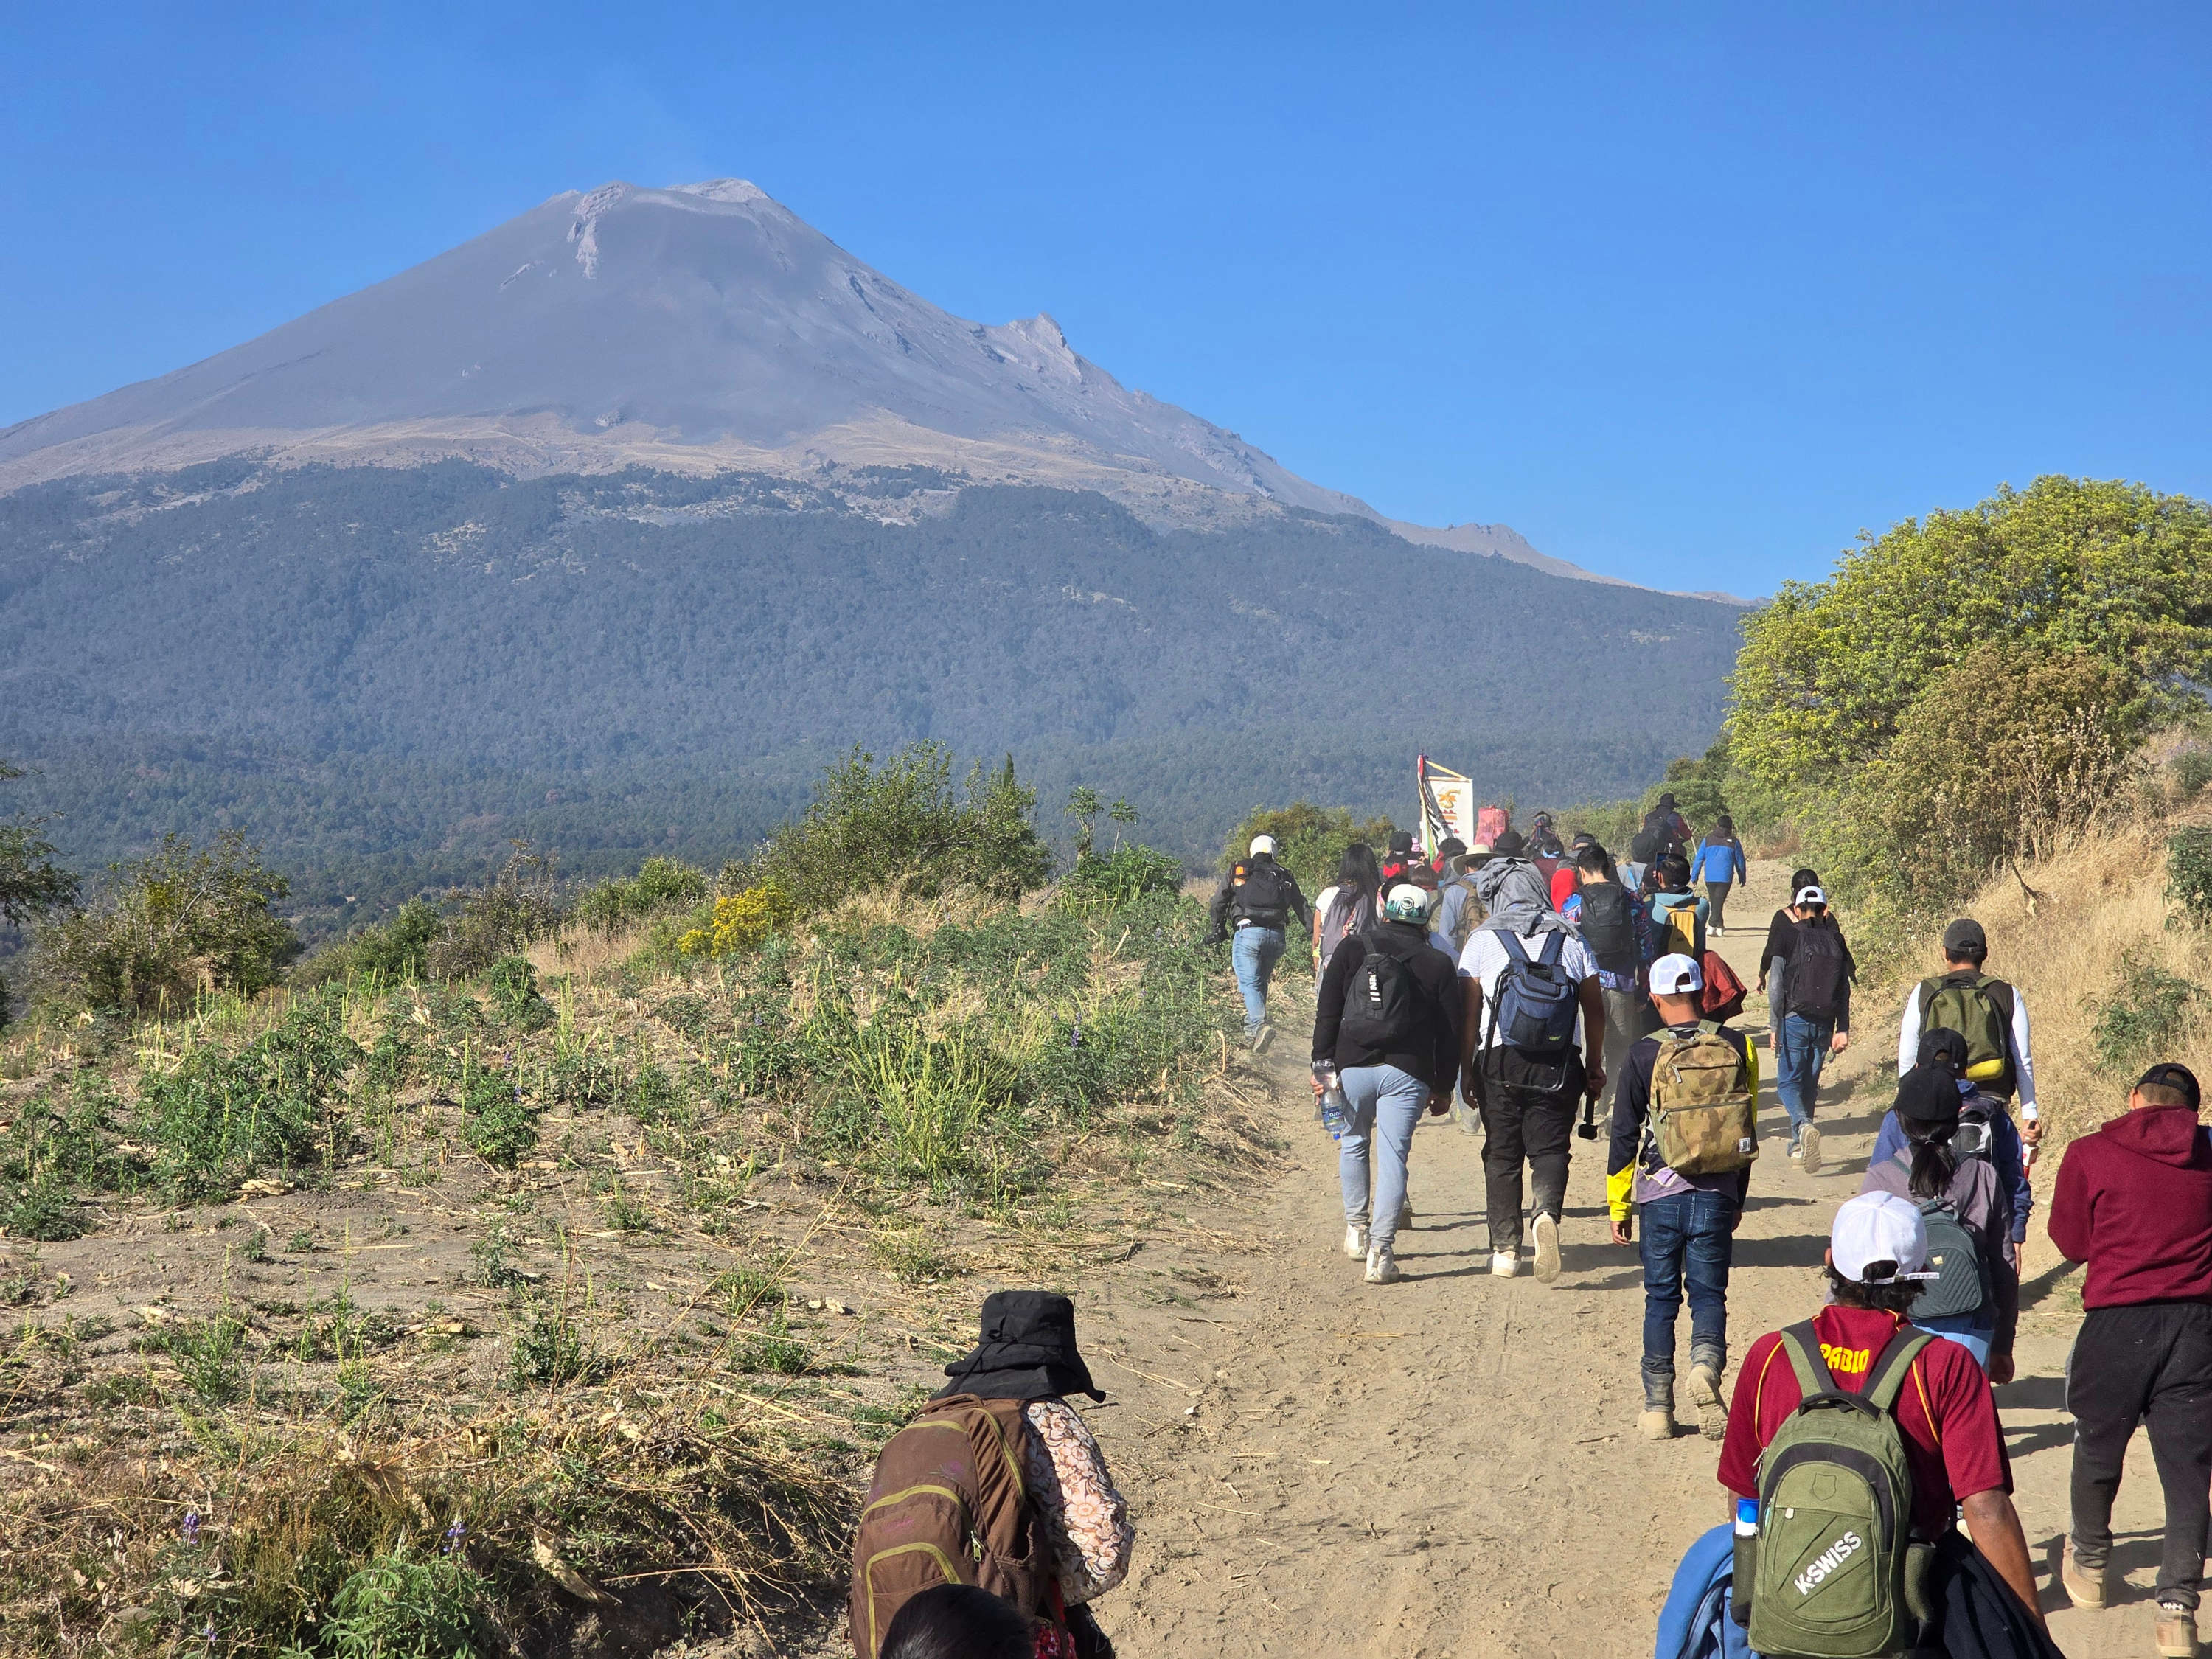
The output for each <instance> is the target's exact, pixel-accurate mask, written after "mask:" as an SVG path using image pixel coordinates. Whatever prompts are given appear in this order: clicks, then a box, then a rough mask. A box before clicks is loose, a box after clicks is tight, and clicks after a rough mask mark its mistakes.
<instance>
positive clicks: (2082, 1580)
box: [2058, 1541, 2105, 1608]
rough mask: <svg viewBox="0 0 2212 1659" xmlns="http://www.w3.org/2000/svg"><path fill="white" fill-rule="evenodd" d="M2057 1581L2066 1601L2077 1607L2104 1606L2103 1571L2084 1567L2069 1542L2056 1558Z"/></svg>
mask: <svg viewBox="0 0 2212 1659" xmlns="http://www.w3.org/2000/svg"><path fill="white" fill-rule="evenodd" d="M2058 1579H2059V1582H2060V1583H2062V1584H2063V1585H2064V1586H2065V1587H2066V1599H2067V1600H2068V1601H2071V1602H2072V1603H2073V1604H2074V1605H2075V1607H2093V1608H2102V1607H2104V1605H2105V1570H2104V1569H2103V1568H2102V1567H2085V1566H2083V1565H2081V1559H2080V1558H2079V1557H2077V1556H2076V1555H2075V1553H2074V1546H2073V1544H2072V1542H2071V1541H2069V1542H2068V1543H2067V1545H2066V1547H2064V1549H2063V1550H2062V1551H2061V1552H2060V1553H2059V1557H2058Z"/></svg>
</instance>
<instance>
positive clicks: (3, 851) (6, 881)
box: [0, 761, 77, 1029]
mask: <svg viewBox="0 0 2212 1659" xmlns="http://www.w3.org/2000/svg"><path fill="white" fill-rule="evenodd" d="M22 775H23V769H22V768H21V767H19V766H10V765H9V764H8V763H7V762H5V761H0V782H5V781H7V780H9V779H10V778H20V777H21V776H22ZM45 827H46V820H45V819H43V818H14V819H9V820H6V821H0V922H4V923H6V924H7V925H8V926H9V927H21V926H22V924H23V923H25V922H27V921H38V920H39V919H40V917H43V916H48V915H52V914H53V913H54V912H56V911H57V910H62V909H66V908H68V907H69V906H70V905H72V904H74V903H76V895H77V878H76V876H75V875H73V874H71V873H70V872H69V871H67V870H64V869H63V868H62V867H61V866H59V865H58V864H56V863H55V862H54V848H53V843H52V842H50V841H48V840H47V839H46V836H44V835H43V834H42V833H41V831H42V830H43V829H45ZM7 1024H8V981H7V977H6V975H0V1029H5V1027H6V1026H7Z"/></svg>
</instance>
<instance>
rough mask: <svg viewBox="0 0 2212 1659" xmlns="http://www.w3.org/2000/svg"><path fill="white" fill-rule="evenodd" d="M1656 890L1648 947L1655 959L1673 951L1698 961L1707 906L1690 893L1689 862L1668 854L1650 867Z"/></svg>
mask: <svg viewBox="0 0 2212 1659" xmlns="http://www.w3.org/2000/svg"><path fill="white" fill-rule="evenodd" d="M1653 868H1654V870H1655V871H1656V872H1657V875H1658V881H1659V890H1658V891H1657V892H1656V893H1654V894H1652V895H1651V897H1650V901H1649V902H1650V906H1651V948H1652V951H1654V952H1655V953H1656V955H1657V956H1667V955H1669V954H1671V953H1673V952H1674V951H1680V952H1681V953H1682V954H1683V955H1684V956H1686V957H1693V958H1695V959H1696V960H1698V961H1699V962H1702V961H1704V960H1705V920H1706V916H1707V915H1708V913H1709V912H1710V910H1711V906H1710V905H1708V904H1707V903H1706V902H1705V900H1703V899H1701V898H1699V896H1697V895H1696V894H1695V893H1693V892H1692V891H1691V890H1690V863H1689V860H1687V859H1684V858H1680V857H1677V856H1675V855H1674V854H1668V856H1667V857H1665V858H1662V859H1661V860H1659V862H1658V863H1657V864H1656V865H1655V866H1653Z"/></svg>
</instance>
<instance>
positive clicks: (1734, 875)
mask: <svg viewBox="0 0 2212 1659" xmlns="http://www.w3.org/2000/svg"><path fill="white" fill-rule="evenodd" d="M1750 874H1751V866H1750V865H1749V864H1748V863H1747V862H1746V861H1745V860H1744V856H1743V843H1742V842H1740V841H1738V840H1737V839H1736V838H1735V820H1734V819H1733V818H1731V817H1729V815H1728V814H1727V813H1725V812H1723V813H1722V814H1721V815H1720V817H1719V819H1718V821H1717V822H1716V823H1714V825H1713V827H1712V828H1711V829H1708V830H1706V831H1705V840H1703V841H1702V842H1699V843H1698V855H1697V857H1696V859H1695V860H1693V861H1692V863H1691V866H1690V879H1691V880H1692V881H1693V882H1698V881H1702V882H1703V883H1705V904H1706V907H1707V908H1708V910H1709V911H1710V912H1711V917H1710V920H1711V925H1712V930H1713V932H1714V933H1717V934H1719V935H1721V936H1722V937H1723V938H1726V937H1727V936H1728V902H1729V892H1730V891H1731V890H1733V889H1734V888H1735V884H1736V883H1738V882H1740V881H1743V880H1747V879H1748V878H1749V877H1750Z"/></svg>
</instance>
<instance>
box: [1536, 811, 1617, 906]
mask: <svg viewBox="0 0 2212 1659" xmlns="http://www.w3.org/2000/svg"><path fill="white" fill-rule="evenodd" d="M1596 845H1597V837H1596V836H1593V835H1591V834H1589V832H1588V831H1587V830H1583V831H1579V832H1577V835H1576V836H1575V838H1574V840H1573V841H1572V842H1571V843H1569V845H1568V848H1567V856H1566V857H1565V860H1562V861H1561V862H1560V865H1559V868H1558V869H1556V870H1554V871H1553V872H1552V908H1553V909H1554V910H1557V911H1558V912H1559V914H1560V915H1565V914H1566V909H1567V901H1568V900H1569V899H1571V898H1572V897H1573V896H1575V889H1576V888H1577V887H1579V886H1581V885H1582V875H1581V860H1582V856H1583V848H1588V847H1595V846H1596ZM1606 874H1607V877H1608V878H1610V879H1612V880H1614V881H1618V880H1620V874H1619V872H1616V871H1615V870H1613V867H1612V860H1610V859H1608V860H1607V862H1606Z"/></svg>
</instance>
